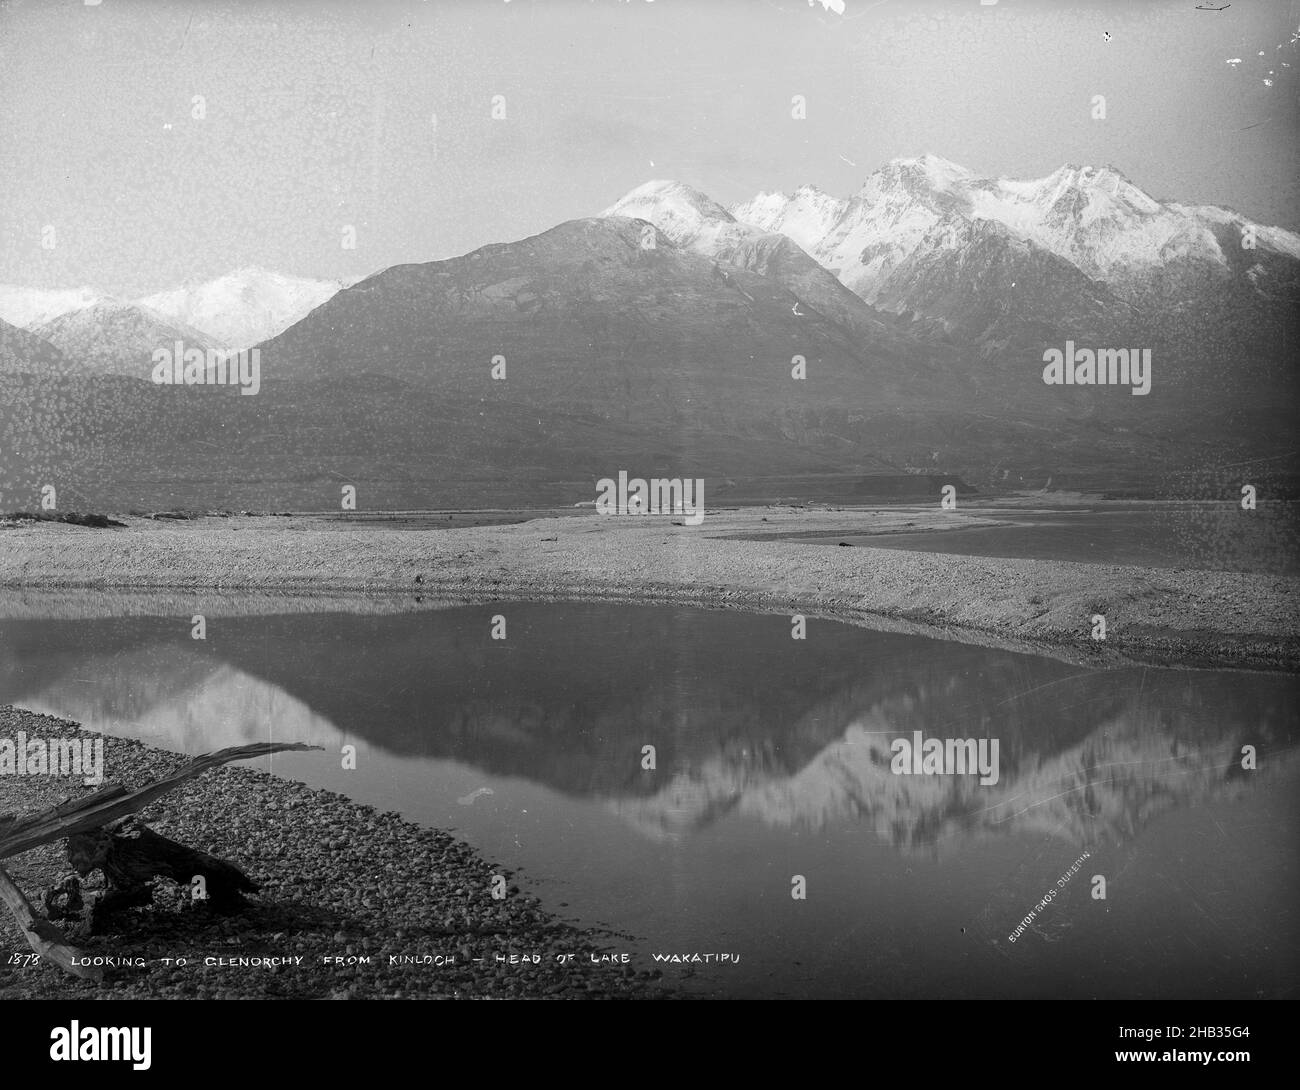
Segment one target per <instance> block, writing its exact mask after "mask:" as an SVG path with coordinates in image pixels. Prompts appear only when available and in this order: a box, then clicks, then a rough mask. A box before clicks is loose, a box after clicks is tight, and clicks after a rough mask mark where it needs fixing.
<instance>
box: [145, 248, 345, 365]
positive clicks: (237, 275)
mask: <svg viewBox="0 0 1300 1090" xmlns="http://www.w3.org/2000/svg"><path fill="white" fill-rule="evenodd" d="M345 286H346V285H345V284H344V283H343V282H340V281H337V280H307V279H303V278H300V277H293V276H286V275H284V274H283V273H277V272H271V271H270V270H268V269H263V268H259V267H257V266H245V267H243V268H240V269H235V270H234V271H232V272H229V273H226V274H225V275H223V276H219V277H217V278H216V279H215V280H209V281H207V282H206V283H202V284H197V285H192V286H191V285H186V286H185V287H181V288H176V289H174V290H172V291H164V292H159V293H158V294H157V295H150V296H147V297H146V298H144V299H141V300H140V301H139V302H140V305H141V306H144V307H147V308H148V309H150V310H153V311H156V312H157V313H158V314H161V315H163V316H164V317H165V318H167V319H168V320H170V321H172V322H177V323H182V324H184V325H187V326H193V327H194V328H195V329H200V330H202V331H203V332H204V333H205V334H207V335H208V336H209V337H211V338H212V339H213V340H215V341H217V342H218V343H220V344H221V345H222V346H223V347H226V348H232V349H242V348H248V347H250V346H251V345H254V344H258V343H260V342H262V341H265V340H269V339H270V338H271V337H274V336H275V335H276V334H277V333H280V332H282V331H283V330H285V329H287V328H288V327H289V326H291V325H293V324H294V323H295V322H297V321H299V320H300V319H302V318H304V317H306V316H307V314H308V313H309V312H311V311H313V310H315V309H316V308H317V307H318V306H320V305H321V304H322V303H324V302H325V301H326V300H327V299H329V298H331V297H332V296H333V295H334V294H336V293H337V292H338V291H340V290H342V288H343V287H345Z"/></svg>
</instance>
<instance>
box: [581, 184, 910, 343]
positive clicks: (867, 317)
mask: <svg viewBox="0 0 1300 1090" xmlns="http://www.w3.org/2000/svg"><path fill="white" fill-rule="evenodd" d="M601 215H603V216H624V217H627V218H629V219H637V220H642V221H644V222H646V223H650V224H653V225H654V226H655V227H657V228H658V229H659V230H660V231H661V232H663V234H665V235H667V236H668V238H670V239H671V240H672V241H673V242H674V243H675V244H676V245H677V246H679V247H680V248H681V249H684V250H689V251H691V252H692V253H697V254H700V255H702V256H704V257H708V258H711V259H713V260H714V261H722V262H726V263H727V264H730V265H736V266H738V267H740V268H742V269H748V270H749V271H750V272H756V273H759V274H761V275H764V276H770V277H772V278H773V279H774V280H777V281H779V282H780V283H781V284H783V285H784V286H785V287H786V288H788V289H789V290H790V292H791V293H792V294H794V295H796V296H798V297H799V298H800V299H802V300H803V301H804V302H805V303H807V304H808V306H809V307H811V308H813V309H816V310H818V311H820V312H821V313H822V314H824V315H826V316H827V317H828V318H831V319H832V320H833V321H836V322H838V323H839V324H840V325H842V326H844V327H845V329H847V330H849V331H850V332H851V333H853V334H855V335H857V336H859V337H864V338H876V339H882V338H883V339H884V340H885V341H889V342H892V347H893V348H895V349H896V350H904V349H905V346H904V344H903V343H902V342H901V340H900V339H899V338H898V334H897V333H896V332H895V330H894V329H893V327H892V326H891V325H889V324H888V323H886V322H885V321H883V320H882V318H881V316H880V315H879V314H877V313H876V312H875V311H874V310H873V309H872V308H871V307H869V306H866V305H864V303H863V301H862V300H861V299H859V298H858V297H857V296H856V295H854V294H853V292H851V291H849V290H848V289H847V288H846V287H845V286H844V285H843V284H841V283H840V282H839V281H838V280H837V279H836V278H835V276H834V275H833V274H832V273H831V272H830V271H829V270H827V269H826V268H824V267H823V266H822V265H820V264H819V263H818V262H817V261H816V260H814V259H813V258H812V257H811V256H809V255H808V254H807V253H805V252H804V251H803V250H802V249H800V247H799V245H798V244H797V243H795V242H794V241H793V240H792V239H790V238H788V237H787V236H786V235H783V234H780V233H779V232H775V231H764V230H762V229H761V228H758V227H755V226H753V225H752V224H748V223H741V222H740V221H739V220H737V219H736V218H735V217H734V216H733V215H732V214H731V213H730V212H728V211H727V210H726V209H725V208H723V207H722V205H720V204H718V203H717V202H716V201H714V200H713V199H712V198H710V197H708V196H706V195H705V194H704V193H701V192H700V191H699V190H697V189H693V188H691V187H690V186H687V185H683V184H682V183H681V182H669V181H657V182H647V183H645V185H642V186H638V187H637V188H636V189H634V190H632V191H631V192H630V193H628V194H627V195H626V196H625V197H623V198H622V199H621V200H619V201H617V202H615V203H614V204H613V205H612V206H610V207H609V208H607V209H606V210H605V211H604V212H603V213H601Z"/></svg>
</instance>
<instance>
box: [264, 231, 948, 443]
mask: <svg viewBox="0 0 1300 1090" xmlns="http://www.w3.org/2000/svg"><path fill="white" fill-rule="evenodd" d="M646 228H647V225H646V224H645V223H643V222H642V223H638V222H637V221H636V220H631V219H625V218H621V217H606V218H598V219H586V220H574V221H571V222H569V223H564V224H561V225H560V226H558V227H555V228H553V229H552V230H550V231H547V232H545V233H543V234H541V235H537V236H535V237H533V238H528V239H523V240H522V241H520V242H514V243H506V244H501V245H494V246H487V247H484V248H483V249H481V250H476V251H475V252H474V253H472V254H469V255H467V256H465V257H460V258H454V259H452V260H449V261H437V262H430V263H428V264H424V265H399V266H396V267H394V268H391V269H387V270H385V271H384V272H381V273H377V274H376V275H374V276H372V277H370V278H368V279H366V280H363V281H362V282H361V283H359V284H357V285H355V286H354V287H351V288H348V289H346V290H344V291H341V292H339V293H338V294H337V295H335V296H334V297H333V298H332V299H330V300H329V301H328V302H326V303H325V304H324V305H322V306H321V307H319V308H317V309H316V310H315V311H313V312H312V313H311V314H309V315H308V316H307V317H306V318H304V319H303V320H302V321H301V322H299V323H297V325H295V326H293V327H291V328H290V329H288V330H286V331H285V332H284V333H282V334H280V335H279V336H278V337H275V338H273V339H272V340H270V341H268V342H266V343H265V344H264V345H262V346H261V347H262V369H263V374H264V375H266V376H267V377H272V378H279V379H284V378H316V379H319V378H322V377H326V376H337V375H340V374H355V373H356V372H358V371H374V372H379V373H382V374H386V375H392V376H394V377H397V378H400V379H402V380H403V381H407V382H412V383H416V384H420V385H424V386H427V387H429V388H431V389H435V390H438V391H439V392H442V393H444V394H446V395H448V396H456V397H466V398H478V399H482V400H483V401H484V402H485V403H486V404H496V403H498V402H502V401H505V402H510V403H513V404H518V405H527V406H534V407H537V408H550V409H555V410H563V411H566V412H583V411H585V412H590V413H593V414H595V416H596V417H597V418H599V419H605V420H615V421H624V422H629V423H635V424H637V425H639V426H663V425H668V424H671V425H673V426H675V427H690V426H694V427H709V428H712V429H715V430H716V429H723V430H725V431H726V432H727V433H729V434H730V433H742V432H743V433H747V434H751V435H757V434H766V435H771V436H773V437H776V436H778V435H781V434H785V435H786V436H787V437H788V438H803V439H812V440H813V445H814V446H815V445H816V442H815V437H810V436H809V435H808V433H809V432H810V431H815V430H816V429H817V428H818V427H819V426H820V421H821V417H822V415H823V414H824V411H825V410H826V409H827V408H828V407H832V406H833V407H835V408H836V409H837V411H839V412H841V413H843V412H844V411H845V410H846V408H847V407H850V406H851V407H852V408H853V409H855V410H861V411H862V412H870V413H883V412H889V411H893V410H896V409H897V410H917V409H921V408H924V407H926V406H927V405H929V404H930V403H931V400H932V399H933V398H937V397H939V396H941V393H942V388H941V383H940V377H939V376H937V375H936V374H934V373H932V369H930V368H928V367H927V365H926V363H925V360H924V359H923V358H919V357H918V358H908V357H907V356H905V355H903V354H900V353H899V352H898V351H897V345H896V342H895V340H894V339H893V335H892V334H891V335H890V338H891V339H889V340H886V339H884V338H882V339H881V341H880V342H879V343H878V342H876V341H874V340H872V339H871V338H869V337H866V336H863V335H861V334H859V333H855V332H851V331H850V330H848V329H846V328H845V327H844V326H842V325H840V324H839V323H837V322H836V321H835V320H833V319H832V318H831V317H829V316H828V315H826V314H825V313H823V312H821V311H819V310H818V309H816V307H815V306H814V305H812V304H811V303H810V302H809V300H806V299H802V298H801V297H800V296H798V295H796V294H794V292H793V291H791V290H790V288H789V287H788V286H787V285H786V284H785V283H784V282H783V281H782V280H781V279H780V278H777V277H775V276H772V275H763V274H760V273H757V272H751V271H749V270H748V269H746V268H743V267H741V266H739V265H734V264H730V263H724V262H721V261H717V260H714V259H711V258H710V257H707V256H702V255H700V254H698V253H695V252H692V251H691V250H689V249H684V248H680V247H679V246H677V245H676V244H675V243H674V242H673V240H672V239H671V238H669V237H668V236H666V235H665V234H664V233H663V232H662V231H658V230H655V229H653V228H650V231H651V234H649V235H647V234H646V233H645V230H646ZM791 253H792V254H793V253H794V251H791ZM911 347H913V348H914V347H915V345H912V346H911ZM498 356H500V357H503V358H504V360H505V363H506V368H507V370H506V374H507V378H506V380H505V381H494V380H493V379H492V376H491V368H492V364H493V359H494V358H495V357H498ZM795 357H801V358H802V359H803V360H805V361H806V369H807V375H808V378H807V380H805V381H800V380H796V379H794V378H793V377H792V374H791V370H792V366H794V360H795ZM809 414H811V415H809ZM678 438H679V439H680V435H679V436H678ZM828 441H829V440H828Z"/></svg>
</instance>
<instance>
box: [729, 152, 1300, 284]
mask: <svg viewBox="0 0 1300 1090" xmlns="http://www.w3.org/2000/svg"><path fill="white" fill-rule="evenodd" d="M732 212H733V214H734V215H735V217H736V219H738V220H739V221H740V222H741V223H748V224H750V225H752V226H754V227H758V228H760V229H762V230H764V231H776V232H781V233H783V234H786V235H788V236H789V237H790V238H791V239H793V240H794V241H795V242H797V243H798V244H799V245H800V246H801V247H803V249H805V250H806V251H808V253H810V254H811V255H812V256H813V257H814V258H816V259H817V260H818V261H819V262H821V264H822V265H824V266H825V267H826V268H827V269H830V270H831V271H832V272H834V273H835V275H836V276H838V277H839V279H840V280H841V282H843V283H844V285H845V286H846V287H848V288H849V289H851V290H852V291H854V292H856V293H857V294H858V295H860V296H861V297H862V298H864V299H866V300H867V301H868V302H871V301H874V300H875V299H876V298H878V296H879V294H880V292H881V291H882V290H883V288H884V285H885V281H886V280H887V279H888V278H889V276H890V274H891V273H892V272H893V270H894V269H896V268H897V267H898V266H899V264H900V263H901V262H902V261H903V260H905V259H906V257H907V256H908V255H909V254H910V253H911V252H912V251H913V250H915V249H916V247H917V246H919V245H920V244H921V241H922V239H923V238H925V236H926V233H927V232H928V231H929V230H930V229H931V228H932V227H934V225H935V224H936V223H938V222H940V221H941V220H943V219H944V218H945V217H947V216H951V215H957V216H961V217H964V218H966V219H968V220H972V221H978V220H990V221H994V222H997V223H999V224H1001V225H1003V226H1004V227H1006V228H1007V229H1008V230H1009V231H1010V232H1012V234H1014V235H1016V236H1018V237H1019V238H1021V239H1024V240H1026V241H1029V242H1033V243H1035V244H1036V245H1038V246H1040V247H1042V248H1044V249H1046V250H1047V251H1049V252H1051V253H1053V254H1055V255H1057V256H1058V257H1061V258H1064V259H1065V260H1067V261H1069V262H1070V263H1071V264H1073V265H1074V266H1075V267H1076V268H1078V269H1079V270H1080V271H1082V272H1083V273H1084V274H1085V275H1086V276H1088V277H1089V278H1091V279H1095V280H1100V281H1103V282H1104V283H1106V284H1107V285H1108V286H1109V287H1111V288H1112V290H1114V291H1115V292H1117V293H1118V294H1119V295H1121V296H1123V297H1128V298H1135V297H1137V296H1139V295H1141V294H1142V293H1143V292H1145V291H1147V290H1149V289H1150V287H1151V285H1152V284H1153V283H1154V282H1155V281H1157V280H1159V279H1161V278H1164V279H1166V280H1167V278H1168V275H1169V267H1170V263H1171V262H1174V263H1190V264H1189V268H1190V267H1195V269H1196V270H1199V271H1197V272H1196V273H1195V274H1194V275H1202V274H1204V273H1205V272H1209V273H1210V274H1211V275H1220V276H1228V275H1231V272H1232V270H1233V269H1235V268H1236V266H1237V264H1238V263H1239V259H1240V255H1239V254H1237V253H1235V249H1236V248H1235V247H1234V246H1233V245H1232V243H1233V242H1234V236H1239V235H1240V234H1241V233H1243V232H1247V231H1251V230H1253V232H1254V234H1255V236H1256V239H1257V245H1258V246H1259V247H1260V248H1261V252H1263V251H1267V253H1268V254H1271V255H1274V256H1276V257H1278V258H1280V259H1282V260H1287V259H1291V258H1294V257H1295V256H1296V254H1297V253H1300V237H1298V236H1296V235H1295V234H1293V233H1292V232H1289V231H1283V230H1281V229H1279V228H1270V227H1264V226H1261V225H1258V224H1251V223H1250V221H1248V220H1246V219H1245V218H1244V217H1241V216H1238V215H1236V214H1235V213H1230V212H1228V211H1227V210H1224V209H1219V208H1214V207H1210V206H1202V207H1191V206H1184V205H1178V204H1173V203H1169V202H1162V201H1158V200H1156V199H1155V198H1154V197H1152V196H1151V195H1150V194H1149V193H1147V192H1145V191H1144V190H1143V189H1141V188H1140V187H1139V186H1137V185H1135V184H1134V183H1133V182H1132V181H1130V180H1129V179H1128V178H1127V177H1126V176H1125V175H1124V173H1123V172H1122V171H1120V170H1118V169H1117V168H1115V167H1113V166H1110V165H1106V166H1100V167H1097V166H1090V165H1081V164H1076V163H1069V164H1066V165H1064V166H1061V167H1058V168H1057V169H1056V170H1054V171H1052V172H1051V173H1050V174H1048V175H1046V176H1045V177H1041V178H1036V179H1028V180H1019V179H1009V178H987V177H982V176H980V175H978V174H976V173H974V172H973V171H970V170H968V169H966V168H965V167H962V166H959V165H958V164H956V163H953V162H950V161H949V160H947V159H943V158H941V157H939V156H937V155H930V154H927V155H923V156H920V157H919V158H913V159H894V160H892V161H891V162H889V163H886V164H885V165H884V166H882V167H880V168H879V169H878V170H876V171H874V172H873V173H872V174H871V175H870V176H869V177H868V178H867V180H866V182H865V183H864V184H863V186H862V188H861V189H860V190H859V191H858V192H857V193H856V194H855V195H854V196H853V197H852V198H850V199H848V200H837V199H836V198H834V197H829V196H827V195H826V194H823V193H820V192H818V191H816V190H815V189H811V188H804V189H800V190H796V191H795V192H794V193H792V194H789V195H787V194H780V193H760V194H759V195H758V196H757V197H755V198H754V199H753V200H751V201H747V202H745V203H743V204H739V205H737V206H735V208H733V209H732ZM950 234H952V236H953V237H956V232H950ZM1225 247H1226V248H1225Z"/></svg>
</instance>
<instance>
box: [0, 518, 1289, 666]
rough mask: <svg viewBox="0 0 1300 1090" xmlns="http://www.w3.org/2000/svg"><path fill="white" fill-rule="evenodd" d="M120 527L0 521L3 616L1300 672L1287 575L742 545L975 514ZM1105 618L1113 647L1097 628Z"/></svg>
mask: <svg viewBox="0 0 1300 1090" xmlns="http://www.w3.org/2000/svg"><path fill="white" fill-rule="evenodd" d="M124 521H125V522H126V523H127V525H126V527H125V528H124V529H104V530H97V529H88V528H84V527H78V526H66V525H61V524H50V523H37V524H30V523H29V524H23V525H19V526H13V527H6V528H3V529H0V613H3V612H4V610H5V609H6V608H7V607H6V605H5V602H6V601H13V600H14V599H15V597H17V598H18V599H21V598H22V596H23V595H24V594H26V593H28V592H30V591H31V590H33V589H37V588H40V589H51V590H53V589H65V590H71V589H74V588H82V589H91V588H93V589H100V590H109V589H114V588H120V589H124V590H126V589H130V590H134V591H140V590H154V591H161V590H181V589H184V590H187V591H192V592H210V591H213V590H216V591H219V592H221V593H222V594H230V593H235V592H239V591H247V592H276V593H292V594H302V595H323V596H338V595H346V594H365V595H368V596H371V597H373V598H375V599H379V598H383V597H385V596H404V597H406V598H407V599H408V601H410V600H415V599H424V598H426V597H427V598H433V597H436V596H440V597H443V598H457V597H460V598H468V599H475V600H483V599H488V600H509V599H548V598H556V599H577V600H583V599H585V600H593V599H595V600H610V601H641V602H666V603H671V602H675V603H680V604H698V605H709V606H717V607H723V608H732V609H746V610H754V611H762V612H802V613H805V614H812V615H817V616H822V617H831V618H837V619H841V620H846V621H849V622H857V623H868V624H871V623H875V622H876V621H877V620H879V619H885V620H888V621H892V622H899V623H905V624H907V625H911V626H916V627H918V628H919V630H925V631H929V632H930V633H932V634H934V635H939V636H945V637H948V638H954V637H955V638H960V639H969V640H972V641H974V642H980V641H981V640H993V641H997V645H998V646H1017V647H1021V648H1023V649H1024V650H1027V651H1035V650H1043V649H1053V648H1054V649H1065V650H1067V651H1068V652H1069V653H1070V654H1072V655H1076V656H1080V657H1083V658H1085V659H1086V660H1087V661H1090V662H1095V663H1096V664H1098V665H1105V664H1106V663H1107V662H1109V661H1135V660H1136V661H1144V662H1152V663H1157V664H1166V665H1197V666H1215V667H1224V666H1227V667H1249V668H1259V669H1283V670H1295V669H1297V668H1298V667H1300V635H1298V632H1300V579H1297V578H1294V577H1289V576H1274V575H1260V574H1244V573H1235V572H1214V571H1200V570H1188V569H1177V570H1170V569H1156V568H1139V567H1125V566H1119V565H1100V564H1077V563H1070V562H1065V561H1048V560H1009V559H997V558H988V557H971V556H957V555H949V554H941V553H926V552H908V551H903V550H893V549H891V550H884V549H872V548H869V547H855V548H833V547H828V546H826V545H822V544H810V543H804V542H798V541H789V540H746V539H745V538H746V537H747V536H748V535H753V534H755V533H756V532H758V533H772V534H785V533H789V532H790V531H792V530H797V531H800V532H805V531H806V532H813V531H824V532H831V533H836V532H841V533H846V534H847V533H854V534H863V533H882V534H885V533H888V534H897V533H900V532H904V531H907V530H913V531H921V530H934V529H956V528H960V527H965V526H971V525H983V524H985V521H984V520H981V519H980V518H979V516H978V515H977V514H976V515H971V514H967V515H960V514H957V513H955V512H939V511H923V510H918V509H886V510H883V511H863V510H853V511H842V512H841V511H829V510H827V511H804V510H796V509H790V508H745V509H741V510H736V511H720V512H716V513H710V514H709V515H708V516H707V517H706V518H705V520H704V523H703V525H701V526H696V527H690V526H684V525H681V524H680V520H673V519H671V518H669V517H666V516H642V517H636V516H628V517H621V518H619V517H614V518H602V517H600V516H598V515H595V514H592V515H589V516H585V517H583V516H569V517H563V518H546V519H537V520H534V521H531V522H525V523H517V524H511V525H502V526H485V527H472V528H463V529H433V528H430V529H429V530H428V531H420V530H410V529H407V530H400V531H398V530H383V529H374V528H371V527H370V526H366V527H365V528H361V527H354V526H348V525H346V520H340V519H338V518H333V519H329V520H327V519H324V518H321V517H313V516H288V517H255V516H237V517H231V518H218V517H211V518H202V519H196V520H193V521H171V520H167V521H162V522H158V521H154V520H151V519H141V518H125V519H124ZM1096 613H1101V614H1104V615H1105V617H1106V629H1107V631H1106V639H1105V641H1104V643H1102V642H1098V641H1094V640H1093V639H1092V638H1091V632H1092V616H1093V615H1094V614H1096Z"/></svg>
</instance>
